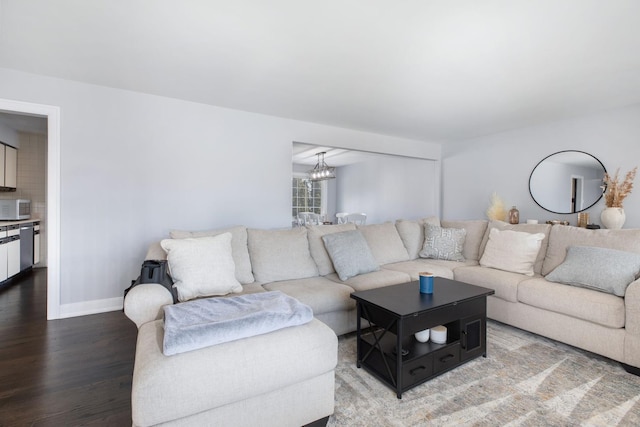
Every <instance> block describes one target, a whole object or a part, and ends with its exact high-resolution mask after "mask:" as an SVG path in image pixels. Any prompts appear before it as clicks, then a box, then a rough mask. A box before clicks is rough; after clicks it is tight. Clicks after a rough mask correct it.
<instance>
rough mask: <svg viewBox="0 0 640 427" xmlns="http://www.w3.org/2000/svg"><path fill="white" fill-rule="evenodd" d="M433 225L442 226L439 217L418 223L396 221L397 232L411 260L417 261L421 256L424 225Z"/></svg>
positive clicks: (424, 219)
mask: <svg viewBox="0 0 640 427" xmlns="http://www.w3.org/2000/svg"><path fill="white" fill-rule="evenodd" d="M425 224H431V225H436V226H438V227H439V226H440V219H438V217H437V216H431V217H428V218H423V219H419V220H417V221H409V220H404V219H399V220H397V221H396V230H398V234H399V235H400V238H401V239H402V243H403V244H404V247H405V249H406V250H407V253H408V254H409V259H410V260H411V259H416V258H418V256H419V253H420V251H421V250H422V246H424V225H425Z"/></svg>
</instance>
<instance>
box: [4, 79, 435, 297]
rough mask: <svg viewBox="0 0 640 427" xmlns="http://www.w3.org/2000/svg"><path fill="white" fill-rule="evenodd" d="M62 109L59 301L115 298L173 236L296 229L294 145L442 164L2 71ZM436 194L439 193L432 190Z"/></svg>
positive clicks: (30, 98) (13, 94) (412, 145)
mask: <svg viewBox="0 0 640 427" xmlns="http://www.w3.org/2000/svg"><path fill="white" fill-rule="evenodd" d="M0 98H4V99H11V100H19V101H25V102H32V103H38V104H47V105H55V106H59V107H60V111H61V131H60V134H61V142H60V156H61V159H60V162H61V172H60V175H61V186H62V188H61V201H60V217H61V224H60V225H61V230H60V231H61V242H60V247H61V253H60V258H61V266H60V268H61V296H60V298H61V303H62V304H71V303H77V302H85V301H96V300H103V299H110V298H114V297H121V296H122V291H123V289H124V288H126V287H127V286H128V285H129V284H130V280H131V279H133V278H135V277H136V276H137V275H138V273H139V268H140V264H141V262H142V259H143V257H144V254H145V253H146V249H147V246H148V245H149V243H151V242H153V241H155V240H158V239H161V238H164V237H165V236H167V234H168V232H169V230H171V229H174V228H175V229H190V230H195V229H209V228H214V227H224V226H229V225H234V224H244V225H247V226H250V227H269V228H271V227H287V226H290V225H291V222H290V221H291V206H290V204H291V190H290V182H291V143H292V141H308V142H310V143H313V144H317V145H329V146H340V147H345V148H350V149H360V150H367V151H375V152H387V153H396V154H402V155H409V156H414V157H420V158H428V159H436V160H439V158H440V152H441V147H440V145H439V144H435V143H427V142H422V141H412V140H406V139H401V138H393V137H388V136H383V135H376V134H371V133H365V132H358V131H353V130H348V129H342V128H336V127H330V126H323V125H318V124H312V123H305V122H300V121H294V120H286V119H280V118H276V117H270V116H264V115H259V114H251V113H246V112H240V111H234V110H228V109H223V108H218V107H213V106H208V105H203V104H197V103H192V102H185V101H180V100H176V99H169V98H162V97H157V96H153V95H146V94H141V93H135V92H130V91H124V90H116V89H111V88H106V87H100V86H94V85H87V84H81V83H77V82H71V81H65V80H60V79H54V78H48V77H42V76H37V75H32V74H27V73H21V72H16V71H13V70H8V69H0ZM436 191H437V190H436Z"/></svg>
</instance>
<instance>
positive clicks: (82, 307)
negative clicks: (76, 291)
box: [59, 297, 124, 319]
mask: <svg viewBox="0 0 640 427" xmlns="http://www.w3.org/2000/svg"><path fill="white" fill-rule="evenodd" d="M123 301H124V298H123V297H117V298H107V299H97V300H93V301H83V302H74V303H71V304H60V317H59V318H60V319H65V318H67V317H77V316H86V315H89V314H97V313H105V312H107V311H117V310H122V304H123Z"/></svg>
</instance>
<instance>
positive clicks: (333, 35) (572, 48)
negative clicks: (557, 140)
mask: <svg viewBox="0 0 640 427" xmlns="http://www.w3.org/2000/svg"><path fill="white" fill-rule="evenodd" d="M639 17H640V1H637V0H606V1H605V0H493V1H492V0H485V1H477V0H458V1H444V0H438V1H436V0H397V1H389V0H325V1H315V2H311V1H301V0H271V1H263V0H233V1H231V0H182V1H175V0H130V1H114V0H91V1H82V0H56V1H50V0H0V67H6V68H14V69H18V70H23V71H27V72H32V73H38V74H44V75H50V76H56V77H61V78H65V79H72V80H79V81H84V82H88V83H94V84H99V85H105V86H110V87H116V88H124V89H130V90H134V91H139V92H145V93H151V94H157V95H163V96H168V97H174V98H180V99H185V100H192V101H196V102H202V103H207V104H212V105H219V106H224V107H229V108H235V109H240V110H246V111H253V112H259V113H265V114H270V115H275V116H281V117H289V118H294V119H299V120H305V121H310V122H317V123H324V124H330V125H336V126H344V127H349V128H354V129H362V130H367V131H371V132H377V133H382V134H390V135H397V136H404V137H410V138H416V139H421V140H429V141H436V142H437V141H450V140H459V139H465V138H470V137H474V136H479V135H484V134H490V133H495V132H499V131H502V130H506V129H511V128H517V127H523V126H527V125H532V124H536V123H541V122H545V121H551V120H558V119H562V118H566V117H572V116H577V115H583V114H587V113H591V112H595V111H600V110H603V109H610V108H615V107H620V106H625V105H631V104H635V103H640V25H638V18H639Z"/></svg>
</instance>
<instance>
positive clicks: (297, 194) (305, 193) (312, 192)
mask: <svg viewBox="0 0 640 427" xmlns="http://www.w3.org/2000/svg"><path fill="white" fill-rule="evenodd" d="M291 183H292V185H291V216H292V217H293V218H297V217H298V212H313V213H317V214H320V215H324V213H325V212H324V209H323V198H325V197H324V194H323V193H324V189H325V188H326V186H325V185H323V183H324V182H323V181H310V180H309V179H307V177H306V175H303V174H301V175H294V177H293V179H292V180H291Z"/></svg>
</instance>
